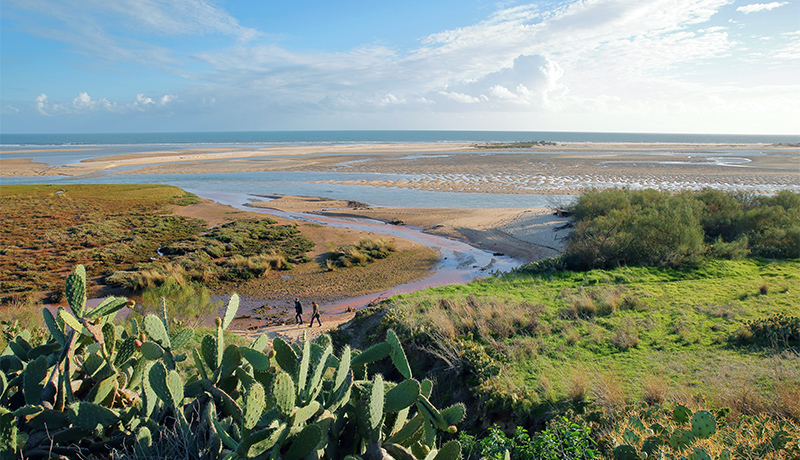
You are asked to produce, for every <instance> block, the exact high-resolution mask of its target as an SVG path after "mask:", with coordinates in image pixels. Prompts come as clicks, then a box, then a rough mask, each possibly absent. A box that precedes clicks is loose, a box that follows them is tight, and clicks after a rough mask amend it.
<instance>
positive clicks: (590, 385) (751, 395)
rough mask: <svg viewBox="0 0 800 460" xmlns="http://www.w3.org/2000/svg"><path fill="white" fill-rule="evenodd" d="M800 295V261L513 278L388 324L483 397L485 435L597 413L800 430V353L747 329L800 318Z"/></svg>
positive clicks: (425, 303)
mask: <svg viewBox="0 0 800 460" xmlns="http://www.w3.org/2000/svg"><path fill="white" fill-rule="evenodd" d="M798 286H800V263H799V262H798V261H785V262H766V261H759V260H752V259H748V260H739V261H721V260H708V261H706V262H705V263H703V264H702V266H701V267H700V268H696V269H691V270H669V269H657V268H619V269H615V270H592V271H588V272H570V271H567V272H559V273H556V274H552V275H520V274H511V275H506V276H502V277H499V278H492V279H487V280H483V281H479V282H473V283H470V284H466V285H454V286H447V287H442V288H437V289H432V290H428V291H424V292H422V293H417V294H411V295H406V296H402V297H399V298H395V299H393V300H392V301H391V303H389V305H388V311H385V312H384V313H385V316H384V317H383V326H384V327H394V328H395V329H397V330H401V331H403V333H404V335H405V336H406V338H407V339H408V341H409V343H411V344H413V345H412V346H411V348H412V349H416V353H417V354H418V355H419V356H418V359H416V360H414V362H416V363H418V365H420V366H426V367H427V368H428V369H426V370H432V371H434V372H436V373H437V374H438V376H439V377H438V378H439V379H440V381H442V382H443V383H444V382H447V381H450V382H451V387H450V388H449V389H447V387H448V385H447V384H445V385H444V388H446V390H444V391H452V393H453V394H454V395H456V397H461V398H464V397H467V398H469V399H471V400H472V408H473V409H474V410H477V413H473V415H478V414H479V417H480V420H479V421H476V422H479V424H481V425H483V426H484V427H485V426H488V425H490V424H492V423H500V424H501V425H503V426H510V427H512V428H513V426H514V424H520V425H524V426H528V427H534V428H535V427H541V425H542V423H543V422H544V421H545V420H548V419H550V418H552V417H553V416H554V415H556V414H559V413H564V412H565V411H567V410H569V409H573V410H578V411H581V410H582V408H583V407H584V406H585V405H587V404H589V403H591V404H593V405H594V406H599V407H602V408H605V409H608V410H611V411H613V410H618V409H621V408H623V407H625V406H627V405H629V404H633V403H638V402H645V403H649V404H653V403H661V402H673V403H680V404H687V405H691V406H695V407H696V406H698V405H703V406H705V407H714V408H721V407H730V408H731V409H732V414H733V416H737V415H741V414H758V413H769V414H773V415H778V416H783V417H789V418H793V419H794V420H798V419H800V402H798V401H800V359H799V358H798V351H800V342H798V341H797V339H796V335H795V336H794V337H795V338H793V339H792V340H791V341H789V342H788V343H787V341H785V340H778V341H775V342H774V343H773V342H772V341H770V340H767V341H766V342H765V341H755V340H754V337H752V333H751V332H750V331H749V328H748V327H747V325H746V323H747V322H748V321H752V320H757V319H759V318H765V317H769V316H771V315H774V314H777V313H783V314H786V315H797V306H798V305H800V289H798ZM382 314H383V313H382ZM423 372H424V370H423ZM464 382H467V383H468V388H466V389H465V388H464ZM466 390H468V393H467V392H466Z"/></svg>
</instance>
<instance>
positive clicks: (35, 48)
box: [0, 0, 800, 134]
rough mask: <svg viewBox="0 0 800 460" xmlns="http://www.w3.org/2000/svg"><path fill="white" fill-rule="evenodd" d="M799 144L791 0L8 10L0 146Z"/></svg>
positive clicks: (93, 1)
mask: <svg viewBox="0 0 800 460" xmlns="http://www.w3.org/2000/svg"><path fill="white" fill-rule="evenodd" d="M373 129H380V130H508V131H590V132H654V133H722V134H727V133H735V134H800V0H779V1H774V2H772V1H767V2H764V3H760V2H754V1H750V0H564V1H561V0H553V1H536V2H533V3H530V2H517V1H503V0H500V1H484V0H426V1H421V0H404V1H402V2H375V1H366V0H338V1H330V0H294V1H275V0H228V1H223V0H111V1H109V0H2V2H0V134H2V133H73V132H74V133H82V132H86V133H100V132H184V131H269V130H373Z"/></svg>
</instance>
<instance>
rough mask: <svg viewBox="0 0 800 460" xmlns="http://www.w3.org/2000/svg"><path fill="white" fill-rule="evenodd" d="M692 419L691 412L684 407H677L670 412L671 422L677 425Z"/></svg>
mask: <svg viewBox="0 0 800 460" xmlns="http://www.w3.org/2000/svg"><path fill="white" fill-rule="evenodd" d="M691 418H692V411H691V410H689V408H688V407H686V406H678V407H676V408H675V410H674V411H672V420H675V422H677V423H686V422H688V421H689V419H691Z"/></svg>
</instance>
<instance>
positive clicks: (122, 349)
mask: <svg viewBox="0 0 800 460" xmlns="http://www.w3.org/2000/svg"><path fill="white" fill-rule="evenodd" d="M135 352H136V339H135V338H133V337H128V338H127V339H125V340H123V341H122V343H120V344H119V347H117V356H115V357H114V365H115V366H121V365H123V364H125V362H126V361H127V360H128V359H130V357H131V356H133V354H134V353H135Z"/></svg>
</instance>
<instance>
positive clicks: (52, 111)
mask: <svg viewBox="0 0 800 460" xmlns="http://www.w3.org/2000/svg"><path fill="white" fill-rule="evenodd" d="M175 99H176V96H174V95H171V94H165V95H163V96H161V97H160V98H159V99H157V100H153V99H152V98H149V97H146V96H145V95H144V94H137V95H136V99H135V100H134V101H133V102H131V103H127V104H126V103H117V102H112V101H109V100H108V99H106V98H104V97H103V98H100V99H92V97H91V96H89V94H88V93H87V92H86V91H83V92H81V93H80V94H78V96H77V97H75V98H74V99H72V101H71V102H70V103H69V104H63V103H50V102H49V101H48V97H47V95H46V94H44V93H42V94H40V95H39V96H37V97H36V98H35V99H34V107H35V108H36V110H37V111H38V112H39V113H40V114H42V115H46V116H56V115H88V114H92V113H100V112H103V113H120V114H124V113H130V112H133V111H137V112H144V111H153V110H158V109H162V108H164V107H166V106H167V105H168V104H170V103H171V102H172V101H174V100H175Z"/></svg>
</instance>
